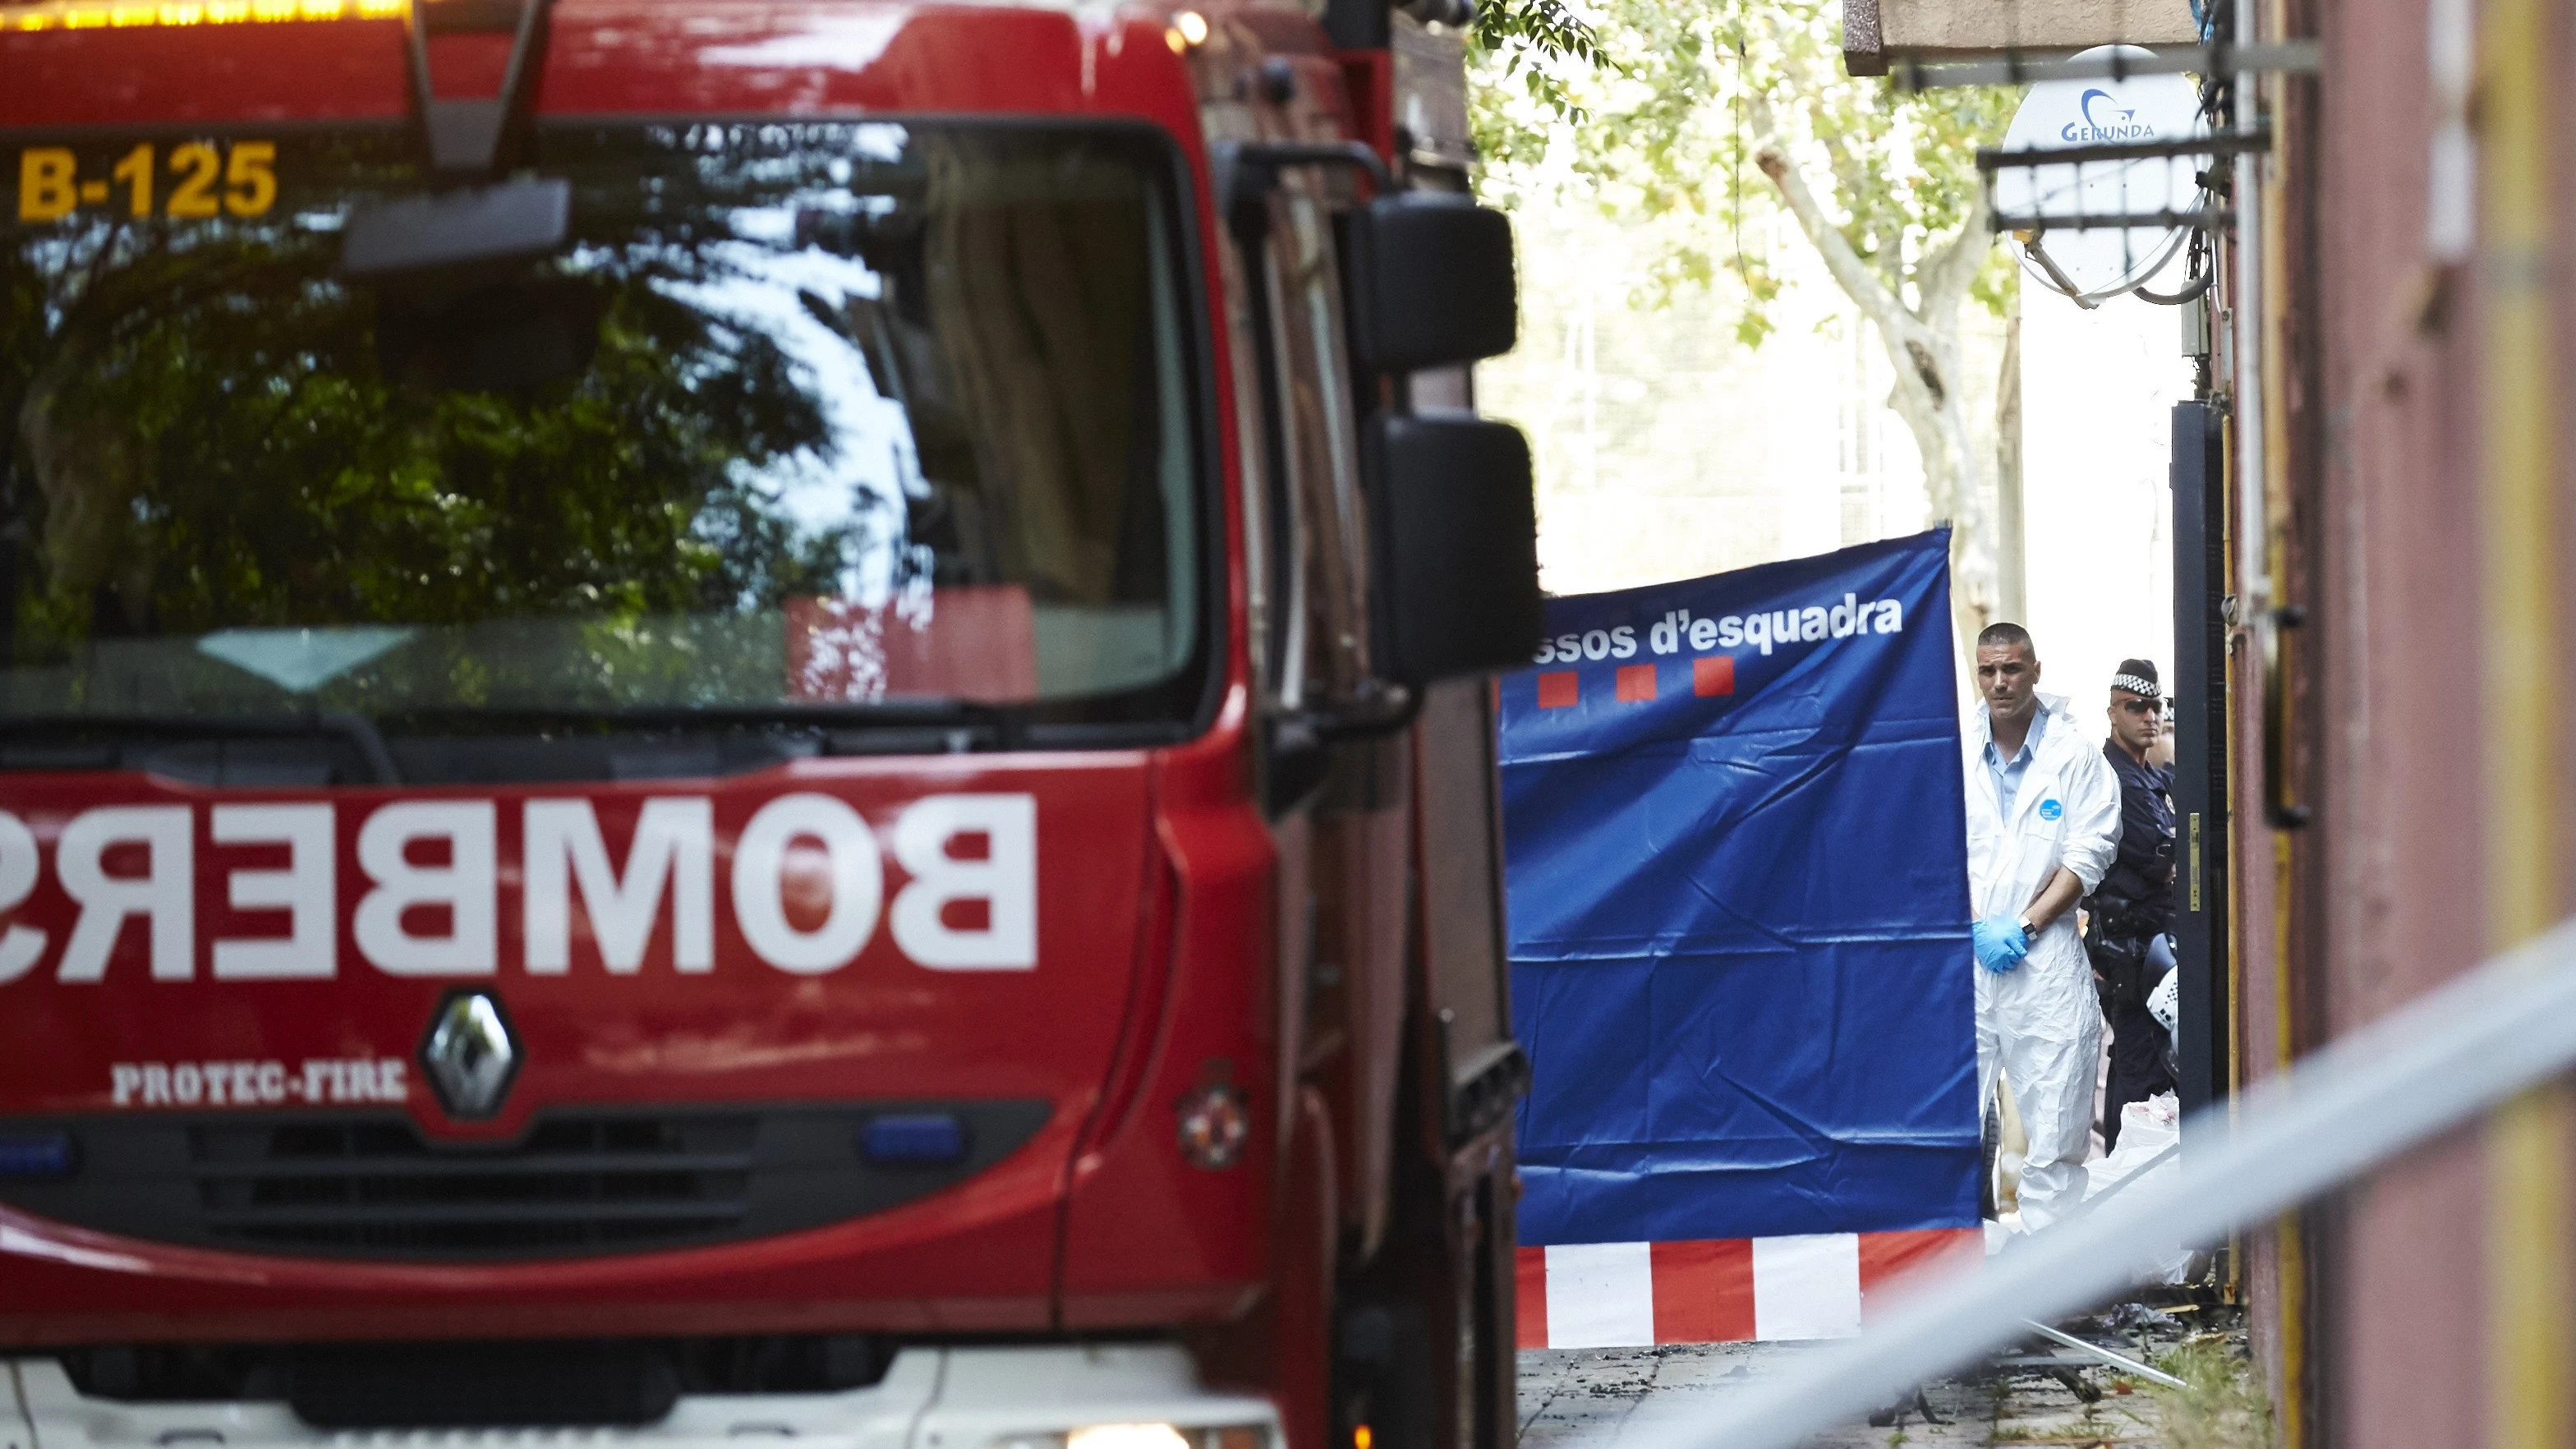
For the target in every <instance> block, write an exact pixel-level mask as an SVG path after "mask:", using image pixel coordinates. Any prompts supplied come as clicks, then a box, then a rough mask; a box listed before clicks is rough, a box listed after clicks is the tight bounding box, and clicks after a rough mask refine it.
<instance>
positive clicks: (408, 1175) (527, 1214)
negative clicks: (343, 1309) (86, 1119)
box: [187, 1113, 760, 1253]
mask: <svg viewBox="0 0 2576 1449" xmlns="http://www.w3.org/2000/svg"><path fill="white" fill-rule="evenodd" d="M759 1131H760V1120H759V1118H757V1117H755V1116H752V1115H750V1114H747V1113H745V1114H737V1115H729V1116H708V1117H677V1118H675V1117H624V1118H619V1117H581V1118H572V1119H568V1120H560V1121H548V1122H544V1123H541V1124H539V1125H538V1126H537V1128H536V1129H535V1130H534V1131H532V1132H530V1133H529V1134H528V1136H527V1137H526V1138H525V1139H524V1140H523V1141H521V1142H519V1143H516V1144H514V1145H512V1146H510V1147H507V1148H504V1149H502V1150H499V1151H495V1152H454V1151H438V1150H433V1149H432V1148H431V1147H430V1146H429V1144H428V1143H426V1142H425V1141H423V1140H422V1138H421V1136H420V1134H419V1133H418V1132H416V1131H414V1130H413V1129H412V1127H411V1125H410V1124H408V1123H404V1122H362V1123H329V1122H318V1123H298V1124H294V1125H288V1126H257V1125H242V1126H230V1125H226V1126H204V1127H190V1128H188V1129H187V1133H188V1149H189V1154H188V1155H189V1160H190V1165H191V1167H192V1169H193V1170H194V1172H195V1175H196V1183H197V1195H198V1201H199V1203H200V1205H201V1207H202V1208H203V1214H204V1215H203V1219H202V1220H203V1222H204V1223H205V1225H206V1229H207V1231H208V1232H209V1233H211V1234H212V1235H214V1236H216V1237H219V1238H228V1239H233V1240H235V1241H239V1242H242V1243H247V1244H256V1245H258V1246H260V1247H264V1248H293V1247H302V1248H340V1249H358V1250H370V1249H372V1250H378V1251H390V1252H394V1253H413V1252H427V1253H455V1252H464V1253H484V1252H501V1253H509V1252H521V1251H528V1250H538V1249H545V1250H562V1249H601V1248H626V1247H642V1246H647V1245H651V1244H657V1243H661V1242H666V1241H670V1240H674V1239H692V1238H708V1237H718V1238H721V1237H725V1236H729V1235H730V1233H731V1232H732V1230H733V1229H734V1228H735V1227H736V1226H738V1225H739V1224H740V1223H741V1222H742V1220H743V1217H744V1216H745V1215H746V1214H747V1213H748V1212H749V1211H750V1209H751V1176H752V1166H753V1156H752V1148H753V1145H754V1142H755V1139H756V1138H757V1137H758V1135H759Z"/></svg>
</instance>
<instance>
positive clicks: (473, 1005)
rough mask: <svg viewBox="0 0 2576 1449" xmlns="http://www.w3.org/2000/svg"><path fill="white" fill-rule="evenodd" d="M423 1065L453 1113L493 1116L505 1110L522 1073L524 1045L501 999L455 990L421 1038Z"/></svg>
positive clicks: (441, 1098)
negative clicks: (512, 1031)
mask: <svg viewBox="0 0 2576 1449" xmlns="http://www.w3.org/2000/svg"><path fill="white" fill-rule="evenodd" d="M420 1065H421V1070H423V1071H425V1072H427V1073H428V1074H429V1084H430V1086H431V1087H432V1088H434V1089H436V1091H437V1092H438V1103H439V1105H440V1106H442V1107H445V1108H446V1109H447V1115H448V1116H450V1117H489V1116H491V1115H492V1114H493V1113H494V1112H497V1111H499V1110H500V1107H501V1099H502V1098H503V1097H506V1096H508V1095H509V1093H510V1082H511V1080H512V1079H513V1078H515V1077H517V1076H518V1074H519V1044H518V1042H517V1041H516V1040H515V1039H513V1038H512V1036H511V1035H510V1019H509V1018H508V1017H507V1016H504V1015H502V1013H501V999H500V998H499V997H497V996H494V995H493V994H492V993H491V992H488V991H456V992H450V993H449V994H448V996H447V998H446V999H445V1000H443V1001H441V1002H439V1003H438V1010H437V1011H435V1012H432V1013H431V1014H430V1018H429V1035H427V1036H425V1037H423V1038H422V1039H421V1043H420Z"/></svg>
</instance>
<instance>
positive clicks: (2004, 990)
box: [1961, 694, 2120, 1232]
mask: <svg viewBox="0 0 2576 1449" xmlns="http://www.w3.org/2000/svg"><path fill="white" fill-rule="evenodd" d="M2039 707H2040V708H2041V709H2043V710H2045V711H2047V713H2048V723H2047V726H2046V727H2045V728H2044V729H2043V730H2042V732H2041V734H2040V737H2039V740H2038V742H2037V743H2036V744H2035V745H2033V747H2032V750H2031V760H2030V767H2029V769H2028V770H2027V771H2025V772H2024V773H2023V775H2022V778H2021V787H2020V789H2019V790H2017V791H2016V792H2015V793H2014V796H2013V812H2012V818H2011V819H2009V820H2007V819H2005V818H2003V813H2002V810H2001V808H2000V807H1999V805H1998V804H1997V802H1996V796H1995V780H1994V774H1993V772H1992V771H1990V770H1989V769H1987V767H1986V743H1987V741H1988V740H1989V739H1991V738H1992V734H1991V732H1990V727H1989V725H1988V723H1987V720H1986V707H1985V705H1983V704H1979V705H1978V706H1977V712H1976V716H1975V717H1974V718H1973V719H1971V720H1970V721H1969V722H1968V728H1967V729H1966V730H1964V731H1962V732H1961V733H1962V734H1963V735H1964V736H1965V738H1966V745H1967V772H1968V904H1969V905H1970V907H1971V908H1973V909H1974V911H1975V912H1976V916H1975V918H1976V919H1978V920H1985V919H1986V918H1988V917H1990V916H2007V917H2017V916H2019V915H2020V914H2021V913H2022V912H2023V911H2024V910H2026V909H2028V908H2029V906H2030V904H2031V901H2032V900H2033V898H2035V897H2036V896H2038V894H2039V889H2040V887H2041V886H2042V885H2044V884H2045V883H2047V881H2048V880H2049V878H2050V877H2052V876H2054V875H2055V874H2056V873H2057V868H2058V867H2059V866H2064V867H2066V868H2067V869H2068V870H2071V871H2073V872H2075V875H2076V878H2077V879H2078V880H2081V881H2082V882H2083V883H2084V894H2086V895H2091V894H2092V893H2093V888H2094V887H2095V886H2098V885H2100V884H2101V883H2102V873H2103V872H2104V871H2107V870H2109V869H2110V868H2111V861H2112V858H2113V857H2114V855H2116V854H2117V852H2118V850H2119V845H2120V781H2119V777H2118V776H2116V775H2114V774H2112V773H2111V765H2110V762H2109V761H2108V760H2106V759H2104V758H2103V756H2102V746H2101V744H2100V743H2099V742H2098V741H2096V740H2093V739H2091V738H2089V737H2088V736H2087V735H2086V734H2085V732H2084V728H2083V726H2082V725H2080V724H2078V723H2077V722H2076V719H2075V716H2074V715H2073V714H2070V713H2069V712H2068V711H2067V707H2066V700H2065V698H2064V696H2062V695H2054V694H2043V695H2041V696H2039ZM1966 965H1967V969H1968V970H1969V971H1971V972H1973V973H1975V975H1976V978H1977V1101H1978V1103H1979V1109H1978V1110H1979V1111H1980V1112H1982V1111H1983V1110H1984V1105H1983V1104H1985V1103H1987V1102H1990V1101H1992V1100H1994V1091H1995V1069H1996V1067H1997V1066H1998V1065H2000V1066H2001V1067H2002V1069H2003V1071H2004V1073H2005V1075H2006V1076H2008V1077H2009V1078H2010V1079H2011V1081H2012V1090H2013V1105H2014V1106H2016V1107H2018V1108H2019V1109H2020V1111H2021V1125H2022V1131H2023V1133H2024V1134H2026V1135H2027V1136H2028V1137H2029V1138H2030V1156H2029V1160H2028V1161H2027V1162H2025V1163H2024V1164H2023V1166H2022V1170H2021V1221H2022V1226H2023V1227H2024V1228H2025V1229H2028V1230H2030V1231H2034V1232H2035V1231H2037V1230H2039V1229H2040V1228H2044V1227H2046V1226H2048V1225H2049V1224H2050V1223H2052V1222H2054V1221H2056V1220H2057V1219H2059V1218H2061V1217H2064V1216H2065V1215H2066V1214H2068V1213H2069V1212H2072V1211H2073V1210H2074V1209H2075V1207H2076V1205H2077V1204H2079V1203H2081V1202H2082V1201H2083V1200H2084V1158H2085V1156H2086V1154H2087V1152H2088V1151H2089V1150H2090V1148H2091V1145H2092V1144H2091V1142H2090V1140H2089V1139H2090V1138H2091V1135H2092V1131H2093V1084H2094V1077H2095V1075H2096V1070H2097V1067H2098V1065H2099V1058H2100V1056H2101V1052H2102V1011H2101V1008H2100V1007H2098V1006H2097V1005H2095V1004H2094V1000H2093V965H2092V962H2091V961H2090V960H2088V959H2087V958H2086V956H2085V954H2084V941H2083V938H2082V936H2081V935H2080V934H2079V933H2078V932H2077V930H2076V927H2075V908H2074V907H2073V906H2072V905H2070V906H2068V907H2067V909H2066V910H2065V911H2063V912H2061V913H2059V915H2058V917H2057V919H2056V920H2053V921H2051V922H2049V923H2048V926H2047V928H2046V929H2045V930H2042V931H2041V932H2040V933H2039V935H2038V937H2037V938H2036V939H2035V940H2033V941H2032V942H2031V943H2030V954H2029V955H2028V956H2027V957H2025V958H2023V960H2022V963H2021V964H2020V965H2019V966H2017V967H2015V968H2014V969H2012V970H2010V971H2007V972H2004V973H2003V974H2001V975H1997V974H1996V973H1994V972H1991V971H1988V970H1986V969H1985V968H1984V967H1982V966H1980V965H1978V964H1977V960H1976V957H1975V955H1974V954H1973V953H1972V954H1970V955H1969V956H1968V957H1967V958H1966Z"/></svg>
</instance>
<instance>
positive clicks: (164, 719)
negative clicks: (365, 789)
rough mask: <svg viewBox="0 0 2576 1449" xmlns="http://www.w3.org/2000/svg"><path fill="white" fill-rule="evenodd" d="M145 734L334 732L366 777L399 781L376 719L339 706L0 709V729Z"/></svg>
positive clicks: (290, 735) (196, 736) (215, 736)
mask: <svg viewBox="0 0 2576 1449" xmlns="http://www.w3.org/2000/svg"><path fill="white" fill-rule="evenodd" d="M29 733H44V734H68V735H95V734H118V735H148V736H152V737H154V738H159V739H176V740H220V739H239V738H244V737H247V738H251V739H296V738H309V737H311V736H314V735H333V736H337V737H338V738H340V739H342V740H345V741H347V742H348V743H349V744H350V745H351V746H353V747H354V748H355V749H356V750H357V752H358V758H359V759H360V760H362V761H364V762H365V763H366V767H367V774H368V776H369V778H370V782H371V783H373V784H378V785H399V784H401V783H402V772H401V771H399V770H397V769H395V768H394V757H393V754H392V752H391V751H389V750H387V749H386V748H385V737H384V735H383V734H382V733H381V732H380V731H378V730H377V728H376V723H375V721H373V720H371V719H369V718H367V717H366V716H365V715H362V714H352V713H350V712H349V711H347V710H340V709H317V710H306V711H303V712H301V713H295V714H246V715H245V714H33V715H29V714H21V715H9V714H0V734H6V735H9V736H12V737H22V736H24V735H26V734H29Z"/></svg>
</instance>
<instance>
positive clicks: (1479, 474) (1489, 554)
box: [1366, 412, 1547, 687]
mask: <svg viewBox="0 0 2576 1449" xmlns="http://www.w3.org/2000/svg"><path fill="white" fill-rule="evenodd" d="M1366 446H1367V449H1368V456H1367V465H1368V471H1369V483H1370V488H1369V507H1370V513H1371V515H1372V516H1371V519H1370V522H1371V524H1372V529H1371V532H1372V533H1373V534H1374V535H1375V557H1374V559H1373V561H1372V562H1373V564H1374V567H1375V568H1376V571H1377V581H1376V583H1377V586H1376V588H1375V589H1374V590H1372V592H1373V593H1374V594H1375V596H1376V598H1377V607H1378V617H1377V621H1376V634H1377V668H1378V672H1379V673H1380V674H1381V675H1384V676H1385V677H1386V678H1389V679H1393V680H1396V681H1398V682H1400V683H1404V684H1408V685H1413V686H1417V687H1418V686H1421V685H1424V684H1428V683H1431V682H1432V681H1434V680H1440V679H1451V678H1455V677H1457V676H1460V675H1467V674H1483V673H1487V672H1489V671H1494V670H1503V669H1518V668H1520V667H1522V666H1523V665H1526V664H1528V663H1529V661H1530V656H1531V655H1533V654H1535V653H1537V652H1538V641H1539V636H1540V635H1541V634H1542V633H1544V632H1546V627H1547V621H1546V610H1545V606H1544V605H1543V603H1542V601H1541V596H1540V594H1539V587H1538V502H1537V495H1536V492H1535V489H1534V488H1533V486H1532V482H1531V474H1530V453H1529V444H1528V443H1527V442H1525V441H1523V439H1522V438H1521V434H1520V429H1518V428H1515V427H1512V426H1510V425H1508V424H1505V423H1496V422H1488V421H1486V420H1485V419H1483V418H1479V417H1477V416H1475V415H1474V414H1472V413H1463V412H1445V413H1429V414H1418V415H1415V416H1411V417H1387V416H1384V415H1380V416H1378V417H1376V418H1373V419H1371V420H1370V422H1369V425H1368V437H1367V443H1366Z"/></svg>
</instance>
